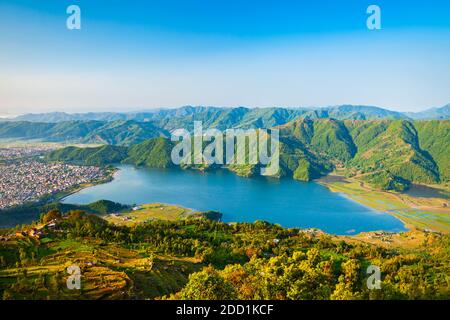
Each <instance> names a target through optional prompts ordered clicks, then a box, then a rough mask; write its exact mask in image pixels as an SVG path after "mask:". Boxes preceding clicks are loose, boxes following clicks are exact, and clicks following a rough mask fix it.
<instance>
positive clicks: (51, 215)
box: [41, 210, 62, 223]
mask: <svg viewBox="0 0 450 320" xmlns="http://www.w3.org/2000/svg"><path fill="white" fill-rule="evenodd" d="M61 217H62V216H61V212H59V210H51V211H49V212H47V213H46V214H44V215H42V218H41V221H42V222H43V223H49V222H50V221H52V220H58V219H61Z"/></svg>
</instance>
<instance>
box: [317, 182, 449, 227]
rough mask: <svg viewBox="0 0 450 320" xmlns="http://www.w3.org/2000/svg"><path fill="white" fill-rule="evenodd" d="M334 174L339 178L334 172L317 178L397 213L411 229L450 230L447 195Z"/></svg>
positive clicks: (377, 207) (334, 189)
mask: <svg viewBox="0 0 450 320" xmlns="http://www.w3.org/2000/svg"><path fill="white" fill-rule="evenodd" d="M331 176H332V177H336V179H331V180H330V179H329V177H330V176H327V177H324V178H320V179H317V180H316V182H317V183H319V184H321V185H323V186H325V187H327V188H328V189H329V190H330V191H332V192H335V193H342V194H345V195H346V196H347V197H349V199H352V200H353V201H356V202H358V203H360V204H363V205H365V206H368V207H370V208H373V209H375V210H377V211H382V212H385V213H387V214H389V215H392V216H394V217H396V218H397V219H399V220H400V221H402V223H403V224H404V225H405V227H406V228H408V229H410V230H414V229H424V230H427V231H436V232H442V233H450V210H449V209H448V206H447V205H446V203H447V199H445V198H435V197H430V198H424V197H416V196H412V195H411V194H409V193H408V192H405V193H399V192H389V191H381V190H377V189H373V188H370V187H369V186H367V184H365V183H364V182H362V181H360V180H357V179H351V178H345V177H344V176H339V175H331ZM426 187H428V188H429V187H430V186H426Z"/></svg>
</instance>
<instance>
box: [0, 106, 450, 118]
mask: <svg viewBox="0 0 450 320" xmlns="http://www.w3.org/2000/svg"><path fill="white" fill-rule="evenodd" d="M449 104H450V103H446V104H443V105H442V106H433V107H428V108H424V109H421V110H417V111H397V110H394V109H391V108H385V107H380V106H374V105H354V104H348V103H346V104H342V105H330V106H296V107H290V106H279V105H278V106H263V107H252V106H244V105H239V106H212V105H181V106H168V107H153V108H137V109H136V108H135V109H133V108H128V109H127V108H125V109H122V110H113V111H111V110H108V109H91V110H90V111H89V110H87V111H73V112H70V111H61V109H59V110H51V109H50V110H49V111H38V112H22V113H8V112H4V113H3V111H2V110H0V118H13V117H17V116H21V115H26V114H47V113H66V114H84V113H90V112H92V113H145V112H153V111H155V110H165V109H179V108H184V107H212V108H240V107H243V108H248V109H267V108H285V109H322V108H330V107H339V106H349V105H351V106H361V107H375V108H381V109H385V110H389V111H395V112H402V113H409V112H412V113H417V112H422V111H427V110H430V109H436V108H442V107H445V106H447V105H449Z"/></svg>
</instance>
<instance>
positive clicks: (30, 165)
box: [0, 159, 108, 210]
mask: <svg viewBox="0 0 450 320" xmlns="http://www.w3.org/2000/svg"><path fill="white" fill-rule="evenodd" d="M107 175H108V173H107V172H106V171H105V170H104V169H102V168H99V167H93V166H75V165H68V164H62V163H45V162H40V161H37V160H33V159H28V160H18V161H13V162H8V163H7V164H4V165H0V210H3V209H6V208H9V207H13V206H17V205H21V204H24V203H26V202H31V201H37V200H39V199H41V198H42V197H44V196H48V195H54V194H56V193H58V192H62V191H68V190H70V189H71V188H74V187H76V186H79V185H81V184H86V183H90V182H93V181H98V180H102V179H105V178H107Z"/></svg>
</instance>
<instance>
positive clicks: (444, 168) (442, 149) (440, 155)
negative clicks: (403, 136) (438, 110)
mask: <svg viewBox="0 0 450 320" xmlns="http://www.w3.org/2000/svg"><path fill="white" fill-rule="evenodd" d="M414 125H415V127H416V128H417V133H418V138H419V145H420V147H421V148H422V149H423V150H426V151H427V152H428V153H429V154H430V155H431V156H432V157H433V159H434V161H435V162H436V164H437V165H438V167H439V174H440V176H441V180H443V181H450V120H447V121H437V120H433V121H416V122H414Z"/></svg>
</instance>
